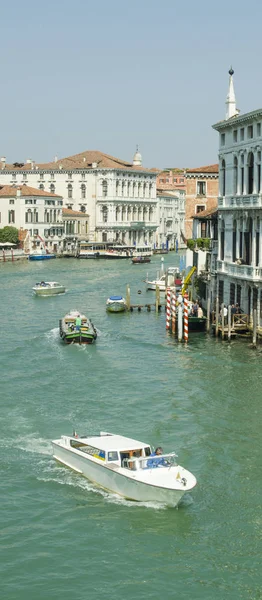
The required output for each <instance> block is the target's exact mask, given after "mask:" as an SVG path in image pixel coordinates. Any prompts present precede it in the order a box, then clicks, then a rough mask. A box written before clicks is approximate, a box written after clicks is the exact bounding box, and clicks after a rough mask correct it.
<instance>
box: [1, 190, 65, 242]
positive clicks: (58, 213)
mask: <svg viewBox="0 0 262 600" xmlns="http://www.w3.org/2000/svg"><path fill="white" fill-rule="evenodd" d="M62 206H63V199H62V197H61V196H59V195H57V194H52V193H50V192H47V191H44V190H39V189H35V188H32V187H29V186H27V185H25V184H24V185H4V186H0V223H1V227H5V226H6V225H10V226H12V227H16V228H17V229H18V230H20V236H19V237H20V239H23V240H25V238H27V244H28V249H30V248H37V247H39V246H41V245H42V244H43V242H44V245H45V246H46V247H47V249H48V250H50V251H52V252H59V251H60V250H61V249H62V247H63V233H64V225H63V215H62ZM25 231H27V232H28V235H27V236H25V235H23V234H22V232H25Z"/></svg>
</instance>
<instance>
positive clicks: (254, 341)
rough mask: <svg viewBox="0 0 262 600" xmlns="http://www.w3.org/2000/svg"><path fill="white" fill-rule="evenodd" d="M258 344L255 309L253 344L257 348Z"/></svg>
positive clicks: (254, 311) (254, 313) (254, 312)
mask: <svg viewBox="0 0 262 600" xmlns="http://www.w3.org/2000/svg"><path fill="white" fill-rule="evenodd" d="M256 345H257V311H256V309H255V308H254V310H253V346H254V348H256Z"/></svg>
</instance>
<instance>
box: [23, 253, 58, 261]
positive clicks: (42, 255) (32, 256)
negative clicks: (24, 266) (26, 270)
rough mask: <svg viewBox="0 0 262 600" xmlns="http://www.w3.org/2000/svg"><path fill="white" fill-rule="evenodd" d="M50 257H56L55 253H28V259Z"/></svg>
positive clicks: (47, 258)
mask: <svg viewBox="0 0 262 600" xmlns="http://www.w3.org/2000/svg"><path fill="white" fill-rule="evenodd" d="M51 258H56V255H55V254H47V253H46V252H45V253H43V254H29V255H28V260H49V259H51Z"/></svg>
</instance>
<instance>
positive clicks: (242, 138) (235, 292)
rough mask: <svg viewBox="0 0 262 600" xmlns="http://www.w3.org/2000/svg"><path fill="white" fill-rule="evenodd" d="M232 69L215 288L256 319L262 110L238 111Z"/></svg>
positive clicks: (261, 263) (261, 275)
mask: <svg viewBox="0 0 262 600" xmlns="http://www.w3.org/2000/svg"><path fill="white" fill-rule="evenodd" d="M233 73H234V71H233V70H232V69H230V71H229V91H228V95H227V99H226V116H225V119H223V120H222V121H220V122H218V123H216V124H215V125H213V128H214V129H215V130H216V131H218V133H219V196H218V241H219V244H218V246H219V247H218V260H217V293H218V296H219V301H220V303H222V302H224V303H226V304H232V303H235V302H238V304H239V305H240V306H241V308H242V310H243V311H244V313H246V314H248V315H250V317H251V319H252V313H253V309H254V308H255V309H257V313H258V323H259V325H261V321H262V315H261V307H262V302H261V300H262V188H261V151H262V109H258V110H254V111H252V112H249V113H246V114H243V115H240V114H239V110H238V109H237V108H236V99H235V92H234V84H233Z"/></svg>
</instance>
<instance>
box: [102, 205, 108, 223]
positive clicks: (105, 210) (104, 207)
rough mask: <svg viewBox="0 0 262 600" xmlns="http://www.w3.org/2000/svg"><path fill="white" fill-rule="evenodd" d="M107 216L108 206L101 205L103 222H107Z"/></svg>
mask: <svg viewBox="0 0 262 600" xmlns="http://www.w3.org/2000/svg"><path fill="white" fill-rule="evenodd" d="M107 217H108V208H107V206H102V221H103V223H107Z"/></svg>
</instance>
